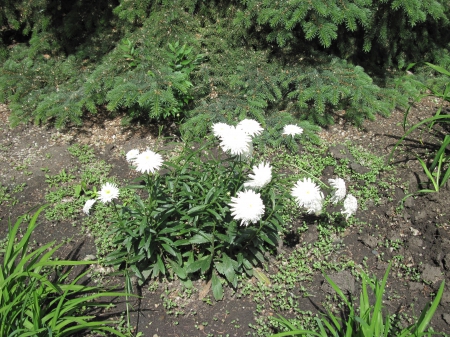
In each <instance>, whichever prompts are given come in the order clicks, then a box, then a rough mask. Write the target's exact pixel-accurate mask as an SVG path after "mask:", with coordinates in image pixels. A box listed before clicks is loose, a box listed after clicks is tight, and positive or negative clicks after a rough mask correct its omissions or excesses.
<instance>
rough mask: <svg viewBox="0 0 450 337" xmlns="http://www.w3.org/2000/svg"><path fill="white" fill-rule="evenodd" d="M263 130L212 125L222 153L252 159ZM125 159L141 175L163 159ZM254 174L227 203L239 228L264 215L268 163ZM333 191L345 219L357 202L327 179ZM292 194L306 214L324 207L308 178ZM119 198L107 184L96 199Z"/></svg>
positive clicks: (296, 130) (136, 155)
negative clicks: (341, 204) (255, 143)
mask: <svg viewBox="0 0 450 337" xmlns="http://www.w3.org/2000/svg"><path fill="white" fill-rule="evenodd" d="M262 131H263V128H262V127H261V125H260V124H259V123H258V122H257V121H255V120H251V119H244V120H242V121H241V122H239V123H238V124H237V125H236V126H231V125H228V124H225V123H216V124H213V126H212V132H213V134H214V135H215V136H216V137H218V138H219V139H220V146H221V147H222V149H223V150H224V151H229V152H230V153H231V154H232V155H239V156H251V151H252V148H253V147H252V137H254V136H258V135H260V134H261V132H262ZM302 132H303V129H302V128H300V127H299V126H297V125H286V126H285V127H284V129H283V134H284V135H290V136H292V137H294V136H295V135H301V134H302ZM126 160H127V161H128V162H129V163H131V164H132V165H133V166H134V167H135V169H136V170H137V171H139V172H141V173H148V174H150V173H155V172H156V171H158V170H159V169H160V168H161V165H162V163H163V159H162V156H161V155H159V154H158V153H155V152H153V151H151V150H149V149H147V150H146V151H144V152H140V151H139V150H137V149H133V150H131V151H129V152H128V153H127V154H126ZM252 170H253V173H251V174H249V180H247V181H246V182H244V184H243V187H244V190H243V191H239V192H238V193H237V196H236V197H232V198H231V203H229V206H230V210H231V215H232V216H233V218H234V219H235V220H238V221H241V225H245V226H248V225H249V224H250V223H256V222H258V221H259V220H261V218H262V217H263V215H264V210H265V206H264V203H263V200H262V198H261V194H260V193H257V192H258V191H260V190H262V189H263V188H264V187H266V186H267V185H268V184H269V183H270V182H271V180H272V167H271V166H270V163H267V162H261V163H259V165H255V166H253V167H252ZM328 182H329V184H330V186H331V187H332V188H333V192H332V194H331V198H330V201H331V202H332V203H335V204H336V203H338V202H340V201H342V200H344V198H345V200H344V201H343V205H344V208H343V209H342V214H345V215H346V218H347V219H348V218H349V217H350V216H351V215H352V214H355V212H356V210H357V207H358V203H357V200H356V198H355V197H354V196H353V195H351V194H348V195H347V189H346V186H345V181H344V180H343V179H341V178H336V179H329V180H328ZM291 195H292V196H293V197H294V198H295V200H296V202H297V203H298V205H299V206H300V207H303V208H306V210H307V212H308V213H314V214H320V213H321V211H322V208H323V204H324V200H325V198H324V195H323V193H322V192H321V190H320V188H319V186H318V185H317V184H316V183H315V182H313V181H312V180H311V178H303V179H301V180H299V181H297V182H296V183H295V185H294V187H293V188H292V189H291ZM118 197H119V189H118V188H117V186H116V185H115V184H112V183H106V184H104V185H103V186H102V189H101V190H100V192H99V195H98V197H97V199H99V200H100V201H101V202H103V203H107V202H110V201H112V200H113V199H115V198H118ZM95 202H96V199H90V200H88V201H87V202H86V204H85V206H84V207H83V212H84V213H86V214H89V211H90V209H91V207H92V206H93V205H94V203H95Z"/></svg>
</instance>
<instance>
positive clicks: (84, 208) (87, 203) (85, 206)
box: [83, 199, 96, 215]
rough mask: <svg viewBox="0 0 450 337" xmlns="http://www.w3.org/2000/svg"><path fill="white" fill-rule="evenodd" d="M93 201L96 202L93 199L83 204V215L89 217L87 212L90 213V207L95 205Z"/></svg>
mask: <svg viewBox="0 0 450 337" xmlns="http://www.w3.org/2000/svg"><path fill="white" fill-rule="evenodd" d="M95 201H96V200H95V199H89V200H88V201H86V203H85V204H84V207H83V212H84V213H85V214H87V215H89V211H90V209H91V207H92V205H93V204H95Z"/></svg>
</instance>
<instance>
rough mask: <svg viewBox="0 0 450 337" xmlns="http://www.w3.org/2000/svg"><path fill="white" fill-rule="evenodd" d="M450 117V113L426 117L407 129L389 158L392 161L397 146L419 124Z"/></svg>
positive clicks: (449, 118)
mask: <svg viewBox="0 0 450 337" xmlns="http://www.w3.org/2000/svg"><path fill="white" fill-rule="evenodd" d="M445 119H448V120H450V115H444V116H442V115H441V116H433V117H430V118H427V119H424V120H423V121H420V122H419V123H417V124H415V125H413V126H412V127H411V128H410V129H409V130H408V131H406V133H405V134H404V135H403V136H402V138H400V139H399V140H398V141H397V143H395V145H394V148H393V149H392V151H391V154H390V155H389V158H388V160H389V161H391V160H392V156H393V155H394V152H395V150H396V149H397V147H398V146H399V145H400V144H401V142H403V140H404V139H405V138H406V137H407V136H408V135H409V134H410V133H411V132H413V131H414V130H416V129H417V128H418V127H419V126H421V125H423V124H427V123H430V122H435V121H437V120H439V121H441V120H445Z"/></svg>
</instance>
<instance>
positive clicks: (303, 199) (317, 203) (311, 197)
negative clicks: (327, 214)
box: [291, 178, 324, 214]
mask: <svg viewBox="0 0 450 337" xmlns="http://www.w3.org/2000/svg"><path fill="white" fill-rule="evenodd" d="M291 194H292V196H293V197H294V198H295V200H296V201H297V203H298V205H299V206H300V207H304V208H306V209H307V212H308V213H315V214H320V212H321V211H322V204H323V199H324V198H323V194H322V192H321V191H320V189H319V187H318V186H317V185H316V184H315V183H314V182H313V181H312V180H311V178H304V179H303V180H299V181H297V183H296V184H295V186H294V187H293V188H292V191H291Z"/></svg>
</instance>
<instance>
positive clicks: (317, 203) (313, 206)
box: [305, 192, 323, 215]
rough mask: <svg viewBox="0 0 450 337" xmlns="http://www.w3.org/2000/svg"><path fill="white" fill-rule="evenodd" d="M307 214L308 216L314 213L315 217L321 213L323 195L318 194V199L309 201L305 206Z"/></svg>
mask: <svg viewBox="0 0 450 337" xmlns="http://www.w3.org/2000/svg"><path fill="white" fill-rule="evenodd" d="M305 207H306V208H307V210H306V211H307V212H308V213H309V214H312V213H314V214H315V215H319V214H320V213H322V207H323V194H322V192H320V195H319V197H318V198H316V199H313V200H311V201H310V202H309V203H308V204H307V205H306V206H305Z"/></svg>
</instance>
